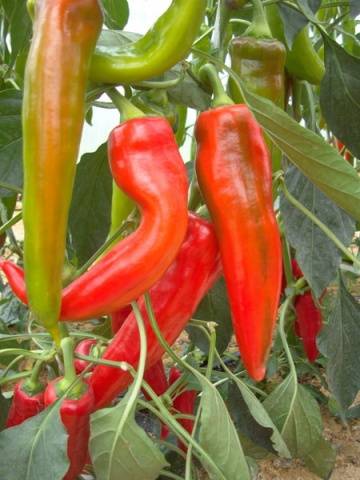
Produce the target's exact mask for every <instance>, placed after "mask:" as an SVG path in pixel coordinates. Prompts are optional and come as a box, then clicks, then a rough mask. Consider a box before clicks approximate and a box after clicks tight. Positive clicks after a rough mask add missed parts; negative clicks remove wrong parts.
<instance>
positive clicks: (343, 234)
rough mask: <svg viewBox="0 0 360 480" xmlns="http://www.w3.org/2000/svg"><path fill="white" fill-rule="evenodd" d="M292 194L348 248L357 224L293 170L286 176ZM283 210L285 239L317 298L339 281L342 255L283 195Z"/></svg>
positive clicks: (281, 205)
mask: <svg viewBox="0 0 360 480" xmlns="http://www.w3.org/2000/svg"><path fill="white" fill-rule="evenodd" d="M285 181H286V186H287V188H288V190H289V192H290V193H291V194H292V195H293V196H294V197H295V198H296V199H297V200H298V201H299V202H300V203H302V205H304V206H305V207H306V208H307V209H308V210H310V211H311V212H312V213H313V214H314V215H315V216H316V217H317V218H318V219H319V220H321V222H322V223H324V224H325V225H326V226H327V227H328V228H329V229H330V230H331V231H332V232H333V233H334V234H335V235H336V237H337V238H338V239H339V240H341V242H343V243H344V245H345V246H348V245H349V244H350V243H351V240H352V237H353V234H354V231H355V222H354V221H353V220H352V218H350V217H349V216H348V215H347V214H346V213H345V212H344V211H343V210H341V209H340V208H339V207H337V206H336V205H335V204H334V203H333V202H332V201H331V200H329V198H328V197H327V196H326V195H324V194H323V193H322V192H320V190H318V189H317V188H316V187H315V185H314V184H313V183H311V182H309V181H308V179H307V178H306V177H305V176H304V175H303V174H302V173H301V172H300V171H299V170H298V169H297V168H296V167H294V166H291V167H290V168H289V169H288V170H287V172H286V176H285ZM280 210H281V214H282V218H283V220H284V225H285V232H286V237H287V238H288V240H289V242H290V244H291V246H292V247H294V248H295V249H296V259H297V261H298V263H299V266H300V268H301V270H302V271H303V272H304V275H305V277H306V279H307V280H308V282H309V283H310V285H311V288H312V289H313V290H314V293H315V295H316V296H317V297H320V296H321V294H322V292H323V290H324V289H325V288H326V287H327V286H328V284H329V283H330V282H331V280H333V279H334V278H335V277H336V274H337V271H338V268H339V265H340V263H341V259H342V253H341V252H340V251H339V250H338V249H337V247H336V246H335V245H334V243H333V242H332V241H331V240H330V239H329V238H328V237H327V236H326V235H325V234H324V233H323V232H322V231H321V230H320V229H319V228H318V227H317V226H316V225H315V224H314V223H313V222H312V221H311V220H310V219H309V218H308V217H307V216H306V215H305V214H303V213H302V212H301V211H300V210H299V209H297V208H296V207H294V206H293V205H292V204H291V203H290V202H289V201H288V200H287V199H286V197H285V196H284V195H283V194H282V195H281V199H280Z"/></svg>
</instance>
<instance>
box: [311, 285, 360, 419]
mask: <svg viewBox="0 0 360 480" xmlns="http://www.w3.org/2000/svg"><path fill="white" fill-rule="evenodd" d="M359 338H360V305H359V304H358V303H357V302H356V301H355V299H354V298H353V297H352V295H351V294H350V293H349V292H348V290H347V289H346V286H345V284H344V281H343V279H342V278H340V286H339V291H338V294H337V298H336V303H335V306H334V309H333V310H332V312H331V313H330V316H329V319H328V324H327V325H326V326H325V327H324V328H323V330H322V332H321V333H320V338H319V340H318V343H319V349H320V351H321V353H322V354H323V355H325V357H326V358H327V360H328V361H327V366H326V376H327V381H328V383H329V386H330V389H331V392H332V394H333V395H334V396H335V398H336V400H337V401H338V403H339V404H340V405H341V407H342V408H343V410H346V409H347V408H348V407H349V406H350V405H351V404H352V402H353V400H354V399H355V397H356V395H357V393H358V392H359V390H360V355H359Z"/></svg>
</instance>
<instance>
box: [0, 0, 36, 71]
mask: <svg viewBox="0 0 360 480" xmlns="http://www.w3.org/2000/svg"><path fill="white" fill-rule="evenodd" d="M1 4H2V6H3V8H4V12H5V16H6V19H7V21H8V22H9V25H10V28H9V33H10V44H11V57H10V62H11V64H13V62H15V59H16V56H17V54H18V53H19V52H20V50H22V49H24V48H25V47H26V46H27V44H28V43H29V40H30V36H31V32H32V23H31V19H30V17H29V14H28V11H27V8H26V0H1Z"/></svg>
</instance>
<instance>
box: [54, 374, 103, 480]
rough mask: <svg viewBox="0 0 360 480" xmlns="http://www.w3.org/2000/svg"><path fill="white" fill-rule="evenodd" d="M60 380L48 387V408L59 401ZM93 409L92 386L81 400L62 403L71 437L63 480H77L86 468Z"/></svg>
mask: <svg viewBox="0 0 360 480" xmlns="http://www.w3.org/2000/svg"><path fill="white" fill-rule="evenodd" d="M60 380H61V379H59V378H57V379H56V380H54V381H52V382H51V383H49V385H48V386H47V388H46V390H45V406H46V407H47V406H49V405H51V404H53V403H55V402H56V401H57V400H58V398H59V396H58V393H57V388H56V386H57V384H58V382H59V381H60ZM93 409H94V394H93V391H92V388H91V387H90V386H87V389H86V391H85V392H84V393H83V394H82V395H81V396H80V398H76V399H71V398H66V399H65V400H63V401H62V403H61V407H60V416H61V421H62V423H63V424H64V427H65V429H66V431H67V433H68V435H69V437H68V444H67V454H68V458H69V461H70V466H69V470H68V471H67V473H66V475H65V476H64V479H63V480H75V479H76V477H77V476H78V475H79V474H80V473H81V471H82V469H83V468H84V465H85V463H86V460H87V455H88V443H89V438H90V414H91V412H92V411H93Z"/></svg>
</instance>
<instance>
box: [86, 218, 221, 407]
mask: <svg viewBox="0 0 360 480" xmlns="http://www.w3.org/2000/svg"><path fill="white" fill-rule="evenodd" d="M220 271H221V267H220V261H219V255H218V246H217V241H216V237H215V233H214V229H213V227H212V225H211V224H210V223H209V222H206V221H205V220H202V219H200V218H198V217H196V216H195V215H192V214H190V215H189V223H188V230H187V235H186V238H185V240H184V242H183V244H182V246H181V249H180V250H179V252H178V255H177V257H176V259H175V261H174V262H173V263H172V265H171V266H170V267H169V269H168V270H167V272H166V273H165V275H164V276H163V277H162V278H161V280H159V281H158V282H157V283H156V284H155V285H154V286H153V287H152V288H151V289H150V291H149V293H150V297H151V301H152V306H153V310H154V314H155V318H156V320H157V322H158V325H159V328H160V330H161V332H162V334H163V335H164V337H165V339H166V341H167V342H168V343H169V344H170V345H171V344H173V343H174V341H175V340H176V339H177V337H178V336H179V335H180V333H181V332H182V330H183V329H184V328H185V325H186V324H187V322H188V321H189V320H190V318H191V315H192V314H193V313H194V311H195V310H196V308H197V306H198V304H199V302H200V300H201V299H202V297H203V296H204V295H205V293H206V292H207V290H208V289H209V288H210V287H211V286H212V285H213V283H214V282H215V281H216V279H217V278H218V277H219V275H220ZM138 305H139V308H140V311H141V314H142V316H143V319H144V322H145V328H146V335H147V341H148V351H147V368H149V367H151V366H153V365H154V364H155V363H156V362H158V361H159V360H160V358H161V357H162V355H163V354H164V350H163V348H162V347H161V345H160V344H159V342H158V341H157V338H156V335H155V333H154V332H153V329H152V327H151V324H150V322H149V319H148V316H147V313H146V307H145V300H144V298H141V299H140V300H139V302H138ZM139 354H140V339H139V332H138V327H137V323H136V320H135V317H134V314H133V313H131V315H129V316H128V317H127V319H126V320H125V322H124V324H123V325H122V327H121V328H120V330H119V331H118V332H117V334H116V335H115V337H114V338H113V340H112V342H111V343H110V345H109V346H108V348H107V349H106V351H105V353H104V355H103V357H102V358H103V359H105V360H113V361H125V362H127V363H129V364H131V365H132V366H133V367H135V368H136V367H137V364H138V360H139ZM131 381H132V376H131V375H130V374H129V373H128V372H125V371H123V370H121V369H119V368H115V367H109V366H105V365H98V366H97V367H96V368H95V369H94V371H93V373H92V375H91V377H90V383H91V385H92V387H93V389H94V394H95V407H96V408H101V407H103V406H105V405H108V404H109V403H110V402H111V401H112V400H113V399H115V398H116V396H117V395H118V394H119V393H120V392H122V391H123V390H124V389H125V388H126V387H127V386H128V385H129V384H130V383H131Z"/></svg>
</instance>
